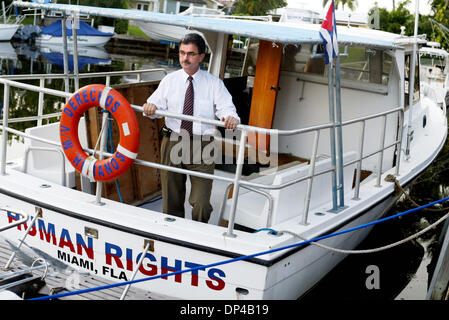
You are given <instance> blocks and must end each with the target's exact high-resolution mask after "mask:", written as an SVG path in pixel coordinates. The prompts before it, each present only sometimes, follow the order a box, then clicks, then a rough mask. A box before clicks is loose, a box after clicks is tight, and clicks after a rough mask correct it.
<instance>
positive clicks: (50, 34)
mask: <svg viewBox="0 0 449 320" xmlns="http://www.w3.org/2000/svg"><path fill="white" fill-rule="evenodd" d="M78 23H79V27H78V28H77V43H78V46H91V47H95V46H104V45H105V44H106V43H107V42H108V41H109V40H110V39H111V38H112V36H113V35H114V33H112V32H102V31H100V30H97V29H95V28H93V27H91V26H90V25H88V24H87V23H86V22H84V21H78ZM66 30H67V44H68V45H69V46H73V36H72V28H71V24H67V25H66ZM62 39H63V37H62V30H61V20H57V21H56V22H54V23H52V24H51V25H49V26H46V27H43V28H41V34H40V35H39V36H38V37H37V38H36V44H38V45H47V46H48V45H57V46H61V45H62Z"/></svg>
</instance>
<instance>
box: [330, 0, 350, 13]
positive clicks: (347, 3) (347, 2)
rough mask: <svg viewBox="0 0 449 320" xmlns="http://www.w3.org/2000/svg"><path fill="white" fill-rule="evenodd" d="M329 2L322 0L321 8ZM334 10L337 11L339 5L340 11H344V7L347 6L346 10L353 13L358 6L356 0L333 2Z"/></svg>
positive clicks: (337, 0)
mask: <svg viewBox="0 0 449 320" xmlns="http://www.w3.org/2000/svg"><path fill="white" fill-rule="evenodd" d="M328 2H329V0H323V8H324V7H325V6H326V4H327V3H328ZM334 4H335V9H338V7H339V6H340V4H341V5H342V9H343V10H344V9H345V5H347V6H348V8H349V9H350V10H351V11H354V10H355V8H356V7H357V6H358V3H357V0H335V2H334Z"/></svg>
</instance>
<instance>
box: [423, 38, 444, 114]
mask: <svg viewBox="0 0 449 320" xmlns="http://www.w3.org/2000/svg"><path fill="white" fill-rule="evenodd" d="M439 47H440V44H439V43H437V42H430V41H429V42H427V46H426V47H422V48H420V50H419V55H420V76H421V86H422V89H423V91H424V92H425V93H426V94H427V95H432V96H433V97H434V98H433V99H434V100H436V101H437V102H438V103H440V104H441V105H444V107H446V106H447V103H448V102H449V100H448V99H449V97H448V90H449V53H448V52H447V51H446V50H444V49H441V48H439Z"/></svg>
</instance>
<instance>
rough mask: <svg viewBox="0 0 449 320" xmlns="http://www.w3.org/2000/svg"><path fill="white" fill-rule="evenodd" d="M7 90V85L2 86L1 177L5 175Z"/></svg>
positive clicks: (7, 112)
mask: <svg viewBox="0 0 449 320" xmlns="http://www.w3.org/2000/svg"><path fill="white" fill-rule="evenodd" d="M9 90H10V87H9V85H8V84H5V85H4V92H3V130H2V157H1V165H0V167H1V168H0V171H1V175H5V174H6V150H7V147H8V146H7V145H8V131H7V130H6V128H8V116H9Z"/></svg>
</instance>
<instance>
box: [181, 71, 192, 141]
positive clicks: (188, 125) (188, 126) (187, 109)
mask: <svg viewBox="0 0 449 320" xmlns="http://www.w3.org/2000/svg"><path fill="white" fill-rule="evenodd" d="M187 80H189V86H188V87H187V90H186V98H185V100H184V110H183V112H182V113H183V114H185V115H187V116H193V84H192V80H193V78H192V76H189V77H188V78H187ZM192 128H193V123H192V122H191V121H186V120H182V122H181V129H184V130H187V132H188V133H189V135H192V131H193V129H192Z"/></svg>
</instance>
